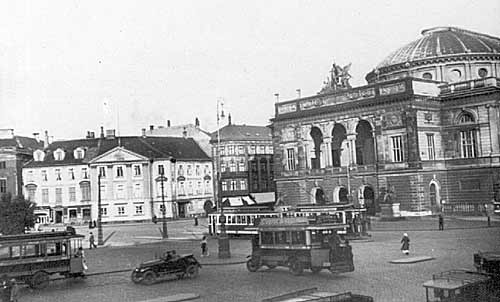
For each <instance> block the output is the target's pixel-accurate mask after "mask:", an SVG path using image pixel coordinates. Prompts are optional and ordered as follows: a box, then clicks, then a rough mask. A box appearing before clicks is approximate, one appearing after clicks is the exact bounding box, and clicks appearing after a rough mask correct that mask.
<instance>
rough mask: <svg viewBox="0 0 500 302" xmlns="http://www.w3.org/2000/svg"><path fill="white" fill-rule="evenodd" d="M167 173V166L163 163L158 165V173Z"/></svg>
mask: <svg viewBox="0 0 500 302" xmlns="http://www.w3.org/2000/svg"><path fill="white" fill-rule="evenodd" d="M164 174H165V167H163V165H158V175H164Z"/></svg>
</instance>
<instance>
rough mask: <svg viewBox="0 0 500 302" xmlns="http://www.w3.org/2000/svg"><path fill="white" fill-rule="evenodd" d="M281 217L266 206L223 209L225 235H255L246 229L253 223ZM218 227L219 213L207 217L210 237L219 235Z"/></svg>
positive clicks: (219, 222) (219, 223)
mask: <svg viewBox="0 0 500 302" xmlns="http://www.w3.org/2000/svg"><path fill="white" fill-rule="evenodd" d="M281 215H282V214H281V213H279V212H276V211H274V210H273V209H270V208H269V207H267V206H241V207H224V216H225V217H226V222H225V225H226V233H227V234H228V235H250V234H256V233H257V232H256V231H255V230H250V229H248V227H249V226H253V225H255V221H259V220H260V219H262V218H273V217H274V218H277V217H281ZM220 225H221V220H220V212H217V213H211V214H209V215H208V232H209V234H210V235H216V234H220Z"/></svg>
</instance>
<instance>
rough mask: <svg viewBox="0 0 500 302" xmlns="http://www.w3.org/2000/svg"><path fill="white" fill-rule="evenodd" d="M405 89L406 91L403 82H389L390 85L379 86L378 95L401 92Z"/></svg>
mask: <svg viewBox="0 0 500 302" xmlns="http://www.w3.org/2000/svg"><path fill="white" fill-rule="evenodd" d="M405 91H406V85H405V83H404V82H401V83H395V84H390V85H383V86H380V87H379V92H380V95H390V94H396V93H402V92H405Z"/></svg>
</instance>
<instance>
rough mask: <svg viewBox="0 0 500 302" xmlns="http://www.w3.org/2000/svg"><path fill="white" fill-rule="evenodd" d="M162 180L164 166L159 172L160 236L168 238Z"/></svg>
mask: <svg viewBox="0 0 500 302" xmlns="http://www.w3.org/2000/svg"><path fill="white" fill-rule="evenodd" d="M164 182H165V168H163V169H162V170H161V174H160V184H161V203H162V206H163V208H162V210H161V212H162V232H161V236H162V238H163V239H166V238H168V232H167V214H166V212H167V208H166V207H165V189H164Z"/></svg>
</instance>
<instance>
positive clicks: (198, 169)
mask: <svg viewBox="0 0 500 302" xmlns="http://www.w3.org/2000/svg"><path fill="white" fill-rule="evenodd" d="M195 174H196V176H200V175H201V169H200V166H199V165H196V170H195Z"/></svg>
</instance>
